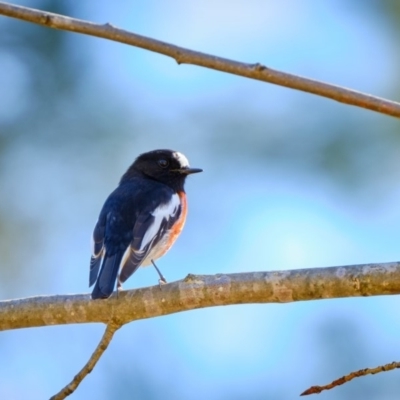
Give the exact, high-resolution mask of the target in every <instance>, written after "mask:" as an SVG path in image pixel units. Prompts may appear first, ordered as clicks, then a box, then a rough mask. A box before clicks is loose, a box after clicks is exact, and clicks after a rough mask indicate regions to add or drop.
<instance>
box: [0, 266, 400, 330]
mask: <svg viewBox="0 0 400 400" xmlns="http://www.w3.org/2000/svg"><path fill="white" fill-rule="evenodd" d="M390 294H400V262H394V263H381V264H363V265H353V266H345V267H328V268H310V269H298V270H290V271H270V272H249V273H240V274H217V275H188V276H187V277H186V278H185V279H183V280H181V281H177V282H173V283H170V284H167V285H162V287H161V288H160V287H159V286H153V287H147V288H141V289H136V290H128V291H122V292H120V293H119V296H118V297H116V296H115V295H113V296H112V297H111V298H109V299H108V300H91V299H90V296H89V295H88V294H85V295H83V294H82V295H64V296H38V297H31V298H25V299H17V300H7V301H1V302H0V330H9V329H17V328H30V327H38V326H47V325H62V324H75V323H88V322H103V323H108V322H109V321H110V320H111V319H112V320H113V321H114V322H115V323H116V324H118V325H123V324H126V323H128V322H131V321H135V320H139V319H144V318H151V317H157V316H161V315H167V314H172V313H177V312H181V311H187V310H192V309H197V308H205V307H214V306H222V305H231V304H250V303H288V302H293V301H305V300H319V299H334V298H341V297H357V296H379V295H390Z"/></svg>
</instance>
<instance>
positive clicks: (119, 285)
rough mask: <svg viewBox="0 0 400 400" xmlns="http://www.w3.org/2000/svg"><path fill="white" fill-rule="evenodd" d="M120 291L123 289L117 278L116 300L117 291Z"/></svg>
mask: <svg viewBox="0 0 400 400" xmlns="http://www.w3.org/2000/svg"><path fill="white" fill-rule="evenodd" d="M120 290H123V287H122V283H121V281H120V280H119V278H118V279H117V298H118V294H119V291H120Z"/></svg>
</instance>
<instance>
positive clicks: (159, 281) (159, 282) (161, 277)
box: [151, 260, 167, 288]
mask: <svg viewBox="0 0 400 400" xmlns="http://www.w3.org/2000/svg"><path fill="white" fill-rule="evenodd" d="M151 263H152V264H153V266H154V268H155V269H156V271H157V274H158V276H159V277H160V279H159V280H158V284H159V285H160V288H161V285H165V284H166V283H167V280H166V279H165V278H164V276H163V274H162V273H161V272H160V270H159V269H158V267H157V265H156V263H155V262H154V261H153V260H151Z"/></svg>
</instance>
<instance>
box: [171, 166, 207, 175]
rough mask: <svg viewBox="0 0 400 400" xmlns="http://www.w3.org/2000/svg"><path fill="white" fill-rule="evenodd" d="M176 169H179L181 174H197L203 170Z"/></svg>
mask: <svg viewBox="0 0 400 400" xmlns="http://www.w3.org/2000/svg"><path fill="white" fill-rule="evenodd" d="M176 171H179V172H180V173H181V174H184V175H190V174H197V173H198V172H203V170H202V169H201V168H180V169H178V170H176Z"/></svg>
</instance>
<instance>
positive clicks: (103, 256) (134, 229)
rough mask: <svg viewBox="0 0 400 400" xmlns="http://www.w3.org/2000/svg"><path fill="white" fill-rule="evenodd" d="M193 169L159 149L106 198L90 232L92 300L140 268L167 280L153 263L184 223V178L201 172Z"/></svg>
mask: <svg viewBox="0 0 400 400" xmlns="http://www.w3.org/2000/svg"><path fill="white" fill-rule="evenodd" d="M202 171H203V170H202V169H200V168H191V167H190V166H189V161H188V159H187V158H186V157H185V156H184V155H183V154H182V153H180V152H178V151H174V150H169V149H161V150H153V151H149V152H146V153H143V154H140V155H139V156H138V157H137V158H136V159H135V161H134V162H133V164H132V165H131V166H130V167H129V168H128V170H127V171H126V172H125V173H124V175H122V178H121V179H120V181H119V184H118V186H117V188H116V189H115V190H114V191H113V192H112V193H111V194H110V195H109V196H108V198H107V199H106V201H105V203H104V205H103V208H102V209H101V211H100V215H99V218H98V220H97V223H96V225H95V228H94V231H93V240H92V245H93V247H92V256H91V259H90V273H89V287H91V286H93V284H94V288H93V291H92V295H91V297H92V299H94V300H95V299H106V298H108V297H110V296H111V294H112V293H113V291H114V288H115V284H116V281H117V279H118V282H117V293H118V290H119V289H120V288H122V283H124V282H125V281H126V280H127V279H128V278H129V277H130V276H131V275H132V274H133V273H134V272H135V271H136V270H137V269H138V268H139V267H140V266H147V265H150V264H153V265H154V267H155V268H156V270H157V273H158V275H159V277H160V280H159V282H160V285H161V283H166V280H165V278H164V277H163V275H162V274H161V272H160V271H159V269H158V268H157V266H156V264H155V262H154V260H156V259H158V258H160V257H162V256H163V255H164V254H165V253H166V252H167V251H168V250H169V249H170V248H171V246H172V245H173V244H174V242H175V240H176V239H177V238H178V236H179V235H180V233H181V231H182V229H183V226H184V224H185V220H186V215H187V199H186V193H185V189H184V185H185V180H186V177H187V176H188V175H190V174H195V173H198V172H202Z"/></svg>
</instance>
